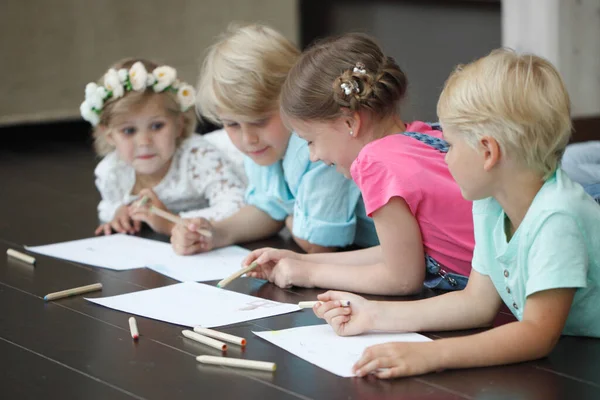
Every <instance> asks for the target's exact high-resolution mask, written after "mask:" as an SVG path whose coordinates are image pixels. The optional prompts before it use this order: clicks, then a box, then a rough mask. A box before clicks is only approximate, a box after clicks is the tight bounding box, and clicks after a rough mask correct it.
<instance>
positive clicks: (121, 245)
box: [27, 234, 250, 282]
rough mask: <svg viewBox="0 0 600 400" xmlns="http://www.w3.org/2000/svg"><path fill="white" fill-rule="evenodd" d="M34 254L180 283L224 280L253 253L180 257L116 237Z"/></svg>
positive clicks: (161, 246) (160, 246) (154, 244)
mask: <svg viewBox="0 0 600 400" xmlns="http://www.w3.org/2000/svg"><path fill="white" fill-rule="evenodd" d="M27 249H28V250H29V251H31V252H34V253H39V254H45V255H48V256H52V257H57V258H62V259H65V260H69V261H75V262H79V263H82V264H89V265H93V266H96V267H102V268H109V269H114V270H126V269H133V268H142V267H148V268H150V269H152V270H154V271H156V272H159V273H161V274H163V275H166V276H168V277H170V278H173V279H175V280H178V281H182V282H186V281H195V282H198V281H210V280H215V279H223V278H226V277H228V276H230V275H231V274H233V273H234V272H236V271H238V270H239V269H240V268H241V264H242V261H243V260H244V258H245V257H246V255H248V253H250V251H249V250H246V249H243V248H241V247H239V246H228V247H224V248H222V249H217V250H213V251H210V252H208V253H203V254H196V255H193V256H178V255H177V254H175V253H174V252H173V249H172V248H171V245H170V244H168V243H163V242H159V241H156V240H150V239H144V238H140V237H136V236H129V235H124V234H115V235H110V236H98V237H93V238H89V239H81V240H74V241H71V242H63V243H56V244H49V245H45V246H32V247H27Z"/></svg>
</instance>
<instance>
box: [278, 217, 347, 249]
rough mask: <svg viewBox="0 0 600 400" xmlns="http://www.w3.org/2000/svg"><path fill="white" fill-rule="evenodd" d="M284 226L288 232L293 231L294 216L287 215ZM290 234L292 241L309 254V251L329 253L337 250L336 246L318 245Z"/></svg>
mask: <svg viewBox="0 0 600 400" xmlns="http://www.w3.org/2000/svg"><path fill="white" fill-rule="evenodd" d="M285 226H286V228H287V229H288V230H289V231H290V232H293V231H294V217H292V216H291V215H289V216H288V217H287V218H286V219H285ZM291 235H292V239H294V242H296V244H297V245H298V246H299V247H300V248H301V249H302V250H303V251H305V252H307V253H309V254H311V253H326V254H327V253H331V252H334V251H336V250H337V248H336V247H326V246H320V245H318V244H314V243H311V242H309V241H308V240H304V239H300V238H299V237H297V236H295V235H294V234H293V233H292V234H291Z"/></svg>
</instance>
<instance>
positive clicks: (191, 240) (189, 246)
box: [171, 218, 220, 256]
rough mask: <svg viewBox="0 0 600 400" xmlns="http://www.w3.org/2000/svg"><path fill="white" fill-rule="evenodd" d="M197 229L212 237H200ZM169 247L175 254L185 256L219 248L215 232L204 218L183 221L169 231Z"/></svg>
mask: <svg viewBox="0 0 600 400" xmlns="http://www.w3.org/2000/svg"><path fill="white" fill-rule="evenodd" d="M198 229H206V230H207V231H210V232H211V233H212V237H207V236H204V235H201V234H200V233H198V232H197V230H198ZM171 246H172V247H173V250H174V251H175V253H177V254H179V255H182V256H187V255H190V254H196V253H202V252H205V251H209V250H212V249H214V248H217V247H220V245H219V238H218V237H217V232H216V231H215V228H214V227H213V226H212V224H211V223H210V222H209V221H208V220H206V219H204V218H192V219H184V220H183V221H182V222H181V223H180V224H176V225H175V226H174V227H173V230H171Z"/></svg>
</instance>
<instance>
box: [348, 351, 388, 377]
mask: <svg viewBox="0 0 600 400" xmlns="http://www.w3.org/2000/svg"><path fill="white" fill-rule="evenodd" d="M361 361H363V362H361ZM364 361H365V360H363V358H361V360H359V361H358V362H357V363H356V364H355V365H354V367H353V370H354V373H355V374H356V375H357V376H365V375H368V374H371V373H376V376H377V373H383V371H385V369H387V368H389V367H391V366H392V365H393V364H394V359H393V358H391V357H387V356H381V355H379V356H376V357H374V358H371V359H369V360H367V361H366V362H364ZM359 363H360V364H359Z"/></svg>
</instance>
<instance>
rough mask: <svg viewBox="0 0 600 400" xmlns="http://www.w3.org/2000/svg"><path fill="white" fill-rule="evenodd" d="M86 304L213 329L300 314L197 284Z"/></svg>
mask: <svg viewBox="0 0 600 400" xmlns="http://www.w3.org/2000/svg"><path fill="white" fill-rule="evenodd" d="M86 300H88V301H90V302H92V303H96V304H99V305H102V306H105V307H109V308H112V309H115V310H119V311H123V312H126V313H130V314H136V315H141V316H143V317H147V318H152V319H157V320H160V321H166V322H170V323H173V324H177V325H184V326H189V327H193V326H203V327H205V328H212V327H217V326H223V325H229V324H234V323H238V322H245V321H250V320H253V319H258V318H265V317H270V316H273V315H280V314H286V313H289V312H292V311H298V310H300V307H298V305H296V304H287V303H279V302H276V301H271V300H265V299H261V298H258V297H253V296H248V295H246V294H241V293H236V292H232V291H230V290H226V289H219V288H216V287H213V286H208V285H204V284H201V283H196V282H184V283H178V284H175V285H170V286H164V287H161V288H158V289H149V290H143V291H140V292H134V293H129V294H123V295H119V296H112V297H103V298H93V299H88V298H86Z"/></svg>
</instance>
